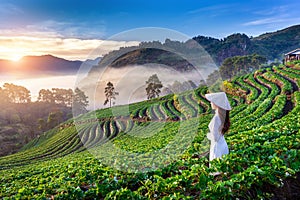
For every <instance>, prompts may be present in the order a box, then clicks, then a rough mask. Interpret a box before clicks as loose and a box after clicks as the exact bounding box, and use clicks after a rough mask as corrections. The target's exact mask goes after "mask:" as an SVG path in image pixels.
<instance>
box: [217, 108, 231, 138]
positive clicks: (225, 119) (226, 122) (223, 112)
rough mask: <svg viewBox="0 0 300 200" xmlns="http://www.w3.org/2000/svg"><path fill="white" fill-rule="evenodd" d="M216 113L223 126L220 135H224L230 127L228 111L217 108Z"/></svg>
mask: <svg viewBox="0 0 300 200" xmlns="http://www.w3.org/2000/svg"><path fill="white" fill-rule="evenodd" d="M218 112H219V116H220V118H221V121H222V124H223V127H222V129H221V133H222V134H223V135H224V134H225V133H226V132H227V131H228V130H229V127H230V119H229V110H224V109H222V108H220V107H219V108H218Z"/></svg>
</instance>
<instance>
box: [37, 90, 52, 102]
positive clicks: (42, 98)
mask: <svg viewBox="0 0 300 200" xmlns="http://www.w3.org/2000/svg"><path fill="white" fill-rule="evenodd" d="M37 100H38V101H39V102H47V103H55V100H54V97H53V92H52V91H50V90H48V89H47V90H46V89H41V90H40V91H39V96H38V99H37Z"/></svg>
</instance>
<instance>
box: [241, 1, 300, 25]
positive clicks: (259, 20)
mask: <svg viewBox="0 0 300 200" xmlns="http://www.w3.org/2000/svg"><path fill="white" fill-rule="evenodd" d="M291 6H292V5H281V6H275V7H272V8H269V9H263V10H257V11H254V12H253V14H254V15H255V18H256V19H255V20H251V21H248V22H245V23H243V24H242V25H243V26H259V25H272V26H273V25H279V24H285V26H288V25H292V24H298V23H299V21H300V17H295V16H298V14H297V13H295V11H294V9H293V8H291Z"/></svg>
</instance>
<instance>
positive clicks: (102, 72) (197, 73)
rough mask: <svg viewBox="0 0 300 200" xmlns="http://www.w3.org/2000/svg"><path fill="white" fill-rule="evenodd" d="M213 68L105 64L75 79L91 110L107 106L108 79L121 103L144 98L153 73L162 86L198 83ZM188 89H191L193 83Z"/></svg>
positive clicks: (117, 100)
mask: <svg viewBox="0 0 300 200" xmlns="http://www.w3.org/2000/svg"><path fill="white" fill-rule="evenodd" d="M214 70H215V67H211V66H208V67H206V68H201V69H200V68H198V69H194V70H193V71H190V72H178V71H175V70H174V69H172V68H171V67H168V66H165V65H159V64H147V65H134V66H126V67H121V68H112V67H107V68H105V69H99V70H98V71H97V72H92V73H90V74H89V75H88V77H85V78H81V79H80V78H78V79H80V80H77V83H76V87H79V88H80V89H81V90H83V91H84V92H85V94H86V95H87V96H88V97H89V102H90V105H89V109H90V110H94V109H99V108H104V107H107V105H106V106H104V105H103V103H104V101H105V99H106V98H105V94H104V88H105V87H106V84H107V83H108V82H109V81H110V82H112V83H113V85H114V87H115V91H116V92H119V95H118V96H116V100H115V101H114V105H124V104H130V103H134V102H139V101H143V100H146V99H147V95H146V90H145V88H146V81H147V80H148V78H149V77H150V76H151V75H153V74H157V76H158V78H159V80H160V81H161V82H162V84H163V86H164V87H168V85H172V84H173V83H174V82H175V81H178V82H180V83H183V82H187V81H192V82H193V83H194V84H195V85H196V86H198V85H199V83H200V81H201V80H206V78H207V76H208V75H209V74H210V73H211V72H212V71H214ZM190 89H192V86H191V87H190ZM161 90H163V88H162V89H161ZM172 92H173V93H175V92H174V91H172ZM162 95H163V94H162Z"/></svg>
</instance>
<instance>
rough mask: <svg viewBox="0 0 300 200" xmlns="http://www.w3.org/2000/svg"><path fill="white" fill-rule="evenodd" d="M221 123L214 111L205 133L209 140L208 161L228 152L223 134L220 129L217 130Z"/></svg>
mask: <svg viewBox="0 0 300 200" xmlns="http://www.w3.org/2000/svg"><path fill="white" fill-rule="evenodd" d="M221 125H222V122H221V119H220V117H219V115H218V114H217V113H216V114H215V115H214V117H213V118H212V120H211V121H210V123H209V125H208V127H209V133H208V134H207V138H208V139H209V140H210V153H209V160H210V161H211V160H213V159H215V158H220V157H221V156H222V155H223V154H228V153H229V150H228V146H227V143H226V141H225V138H224V135H223V134H222V133H221V130H219V129H220V128H221Z"/></svg>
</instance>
